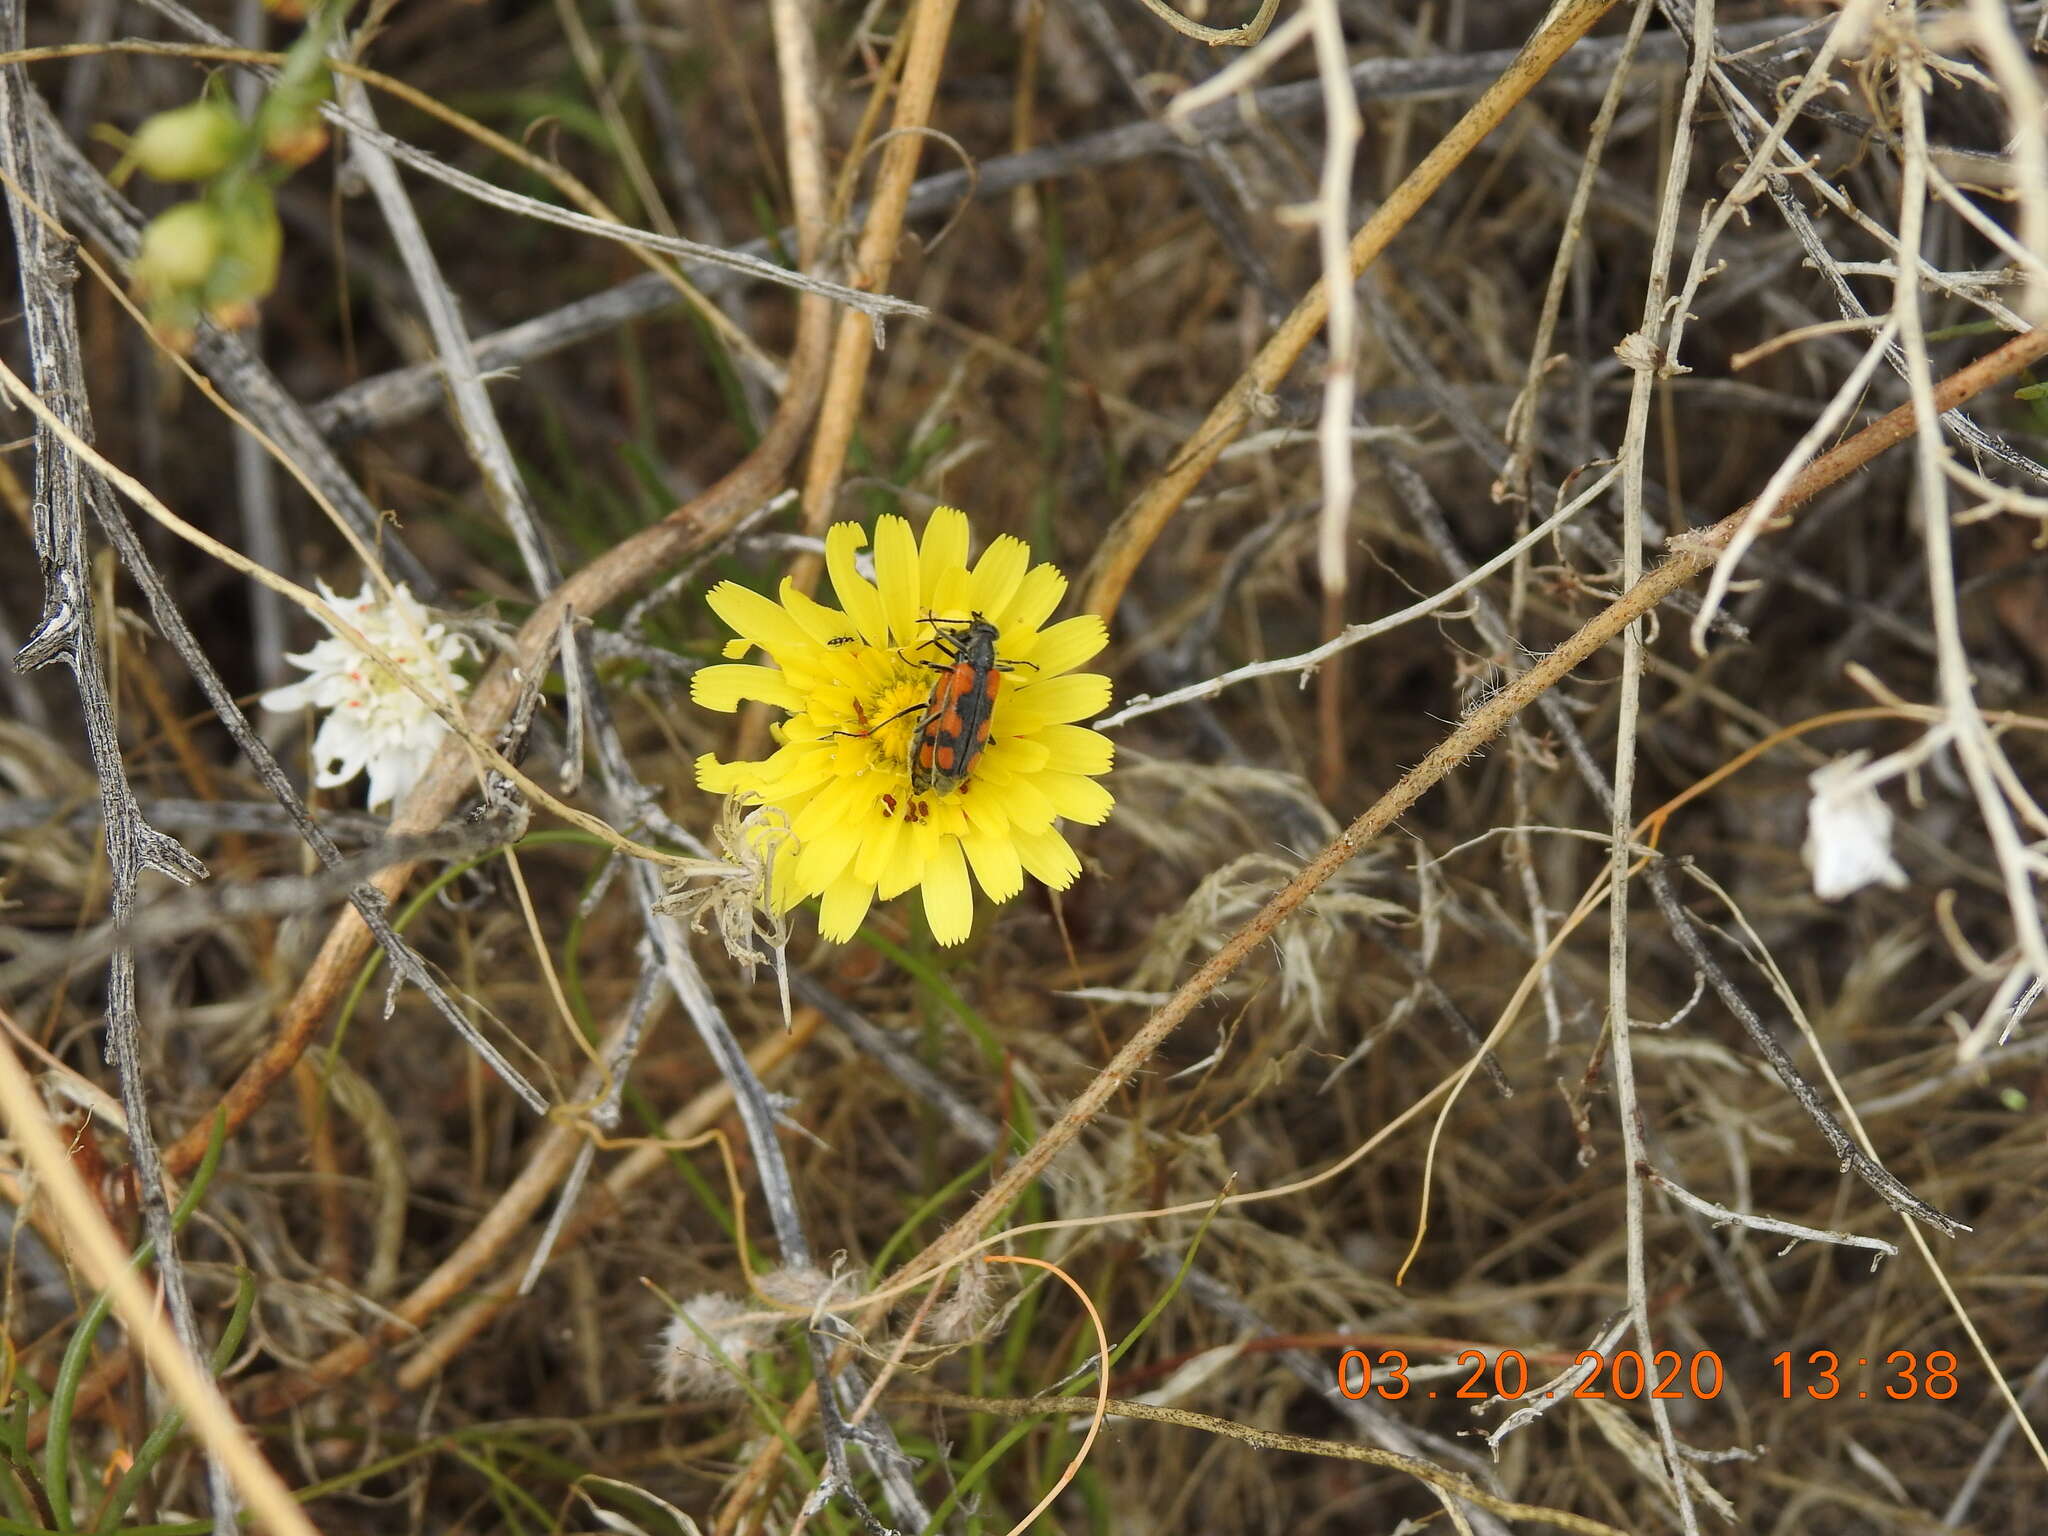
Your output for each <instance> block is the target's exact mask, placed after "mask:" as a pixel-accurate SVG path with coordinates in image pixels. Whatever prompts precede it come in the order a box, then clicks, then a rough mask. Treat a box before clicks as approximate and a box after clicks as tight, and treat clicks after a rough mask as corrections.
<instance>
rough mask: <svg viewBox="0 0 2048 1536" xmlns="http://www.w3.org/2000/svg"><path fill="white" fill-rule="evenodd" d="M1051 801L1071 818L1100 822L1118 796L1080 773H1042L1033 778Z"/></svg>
mask: <svg viewBox="0 0 2048 1536" xmlns="http://www.w3.org/2000/svg"><path fill="white" fill-rule="evenodd" d="M1031 783H1032V785H1033V787H1034V788H1036V789H1038V790H1040V791H1042V792H1043V793H1044V795H1045V797H1046V799H1048V800H1050V801H1051V802H1052V808H1053V809H1054V810H1055V811H1057V812H1059V814H1060V815H1062V816H1064V817H1066V818H1067V820H1069V821H1078V822H1080V823H1082V824H1083V825H1084V826H1090V827H1096V826H1100V825H1101V824H1102V823H1103V821H1104V820H1106V819H1107V818H1108V816H1109V813H1110V810H1111V808H1112V807H1113V806H1115V804H1116V800H1115V799H1114V798H1113V797H1112V796H1111V794H1110V792H1109V791H1108V790H1106V789H1104V788H1103V787H1102V786H1101V785H1100V784H1098V783H1096V782H1095V781H1094V780H1093V779H1086V778H1083V777H1082V776H1081V775H1080V774H1078V773H1041V774H1039V775H1038V776H1037V777H1036V778H1034V779H1032V781H1031Z"/></svg>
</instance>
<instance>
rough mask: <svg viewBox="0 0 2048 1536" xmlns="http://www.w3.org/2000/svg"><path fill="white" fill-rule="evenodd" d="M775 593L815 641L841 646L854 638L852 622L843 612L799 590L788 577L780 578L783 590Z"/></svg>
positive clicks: (791, 615)
mask: <svg viewBox="0 0 2048 1536" xmlns="http://www.w3.org/2000/svg"><path fill="white" fill-rule="evenodd" d="M777 596H779V597H780V598H781V600H782V606H783V607H784V608H786V609H788V610H789V616H790V617H791V618H792V619H794V620H795V621H796V622H797V624H798V626H799V627H801V628H802V630H803V632H804V633H805V634H806V635H808V636H809V637H810V638H811V639H812V640H813V641H815V642H816V643H817V644H819V645H823V646H828V647H829V646H831V645H834V644H841V645H843V644H845V643H846V642H847V641H848V640H851V639H853V638H854V633H853V624H852V622H851V621H850V620H849V619H848V618H847V617H846V615H845V614H843V613H841V612H840V611H839V610H838V609H837V608H827V607H826V606H825V605H824V604H823V603H821V602H819V601H818V600H817V599H816V598H815V597H812V596H811V594H810V593H808V592H803V591H799V590H798V588H797V584H796V583H795V582H793V581H791V580H790V579H789V578H788V577H787V576H785V577H783V578H782V590H781V591H780V592H779V593H778V594H777Z"/></svg>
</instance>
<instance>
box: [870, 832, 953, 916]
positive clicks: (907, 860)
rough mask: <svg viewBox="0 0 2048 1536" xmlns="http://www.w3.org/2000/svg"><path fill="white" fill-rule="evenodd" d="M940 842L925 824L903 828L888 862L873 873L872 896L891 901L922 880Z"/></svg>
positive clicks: (878, 899) (879, 899)
mask: <svg viewBox="0 0 2048 1536" xmlns="http://www.w3.org/2000/svg"><path fill="white" fill-rule="evenodd" d="M940 841H942V840H941V839H940V838H938V837H936V836H934V835H933V833H932V829H931V827H930V826H929V825H928V824H927V823H924V822H919V823H918V824H917V825H916V826H914V827H905V828H904V829H903V836H902V838H901V840H900V841H898V842H897V843H896V845H895V846H894V848H892V849H891V850H890V853H889V858H888V861H887V862H886V863H885V864H884V865H883V866H882V867H881V869H880V870H879V871H877V873H876V875H875V899H876V900H877V901H891V900H893V899H895V898H896V897H898V896H901V895H902V894H903V893H904V892H905V891H907V890H909V889H910V888H911V887H912V886H913V885H916V884H917V883H918V882H919V881H921V880H923V879H924V871H925V865H926V864H927V863H929V862H930V860H931V856H932V849H933V848H934V847H935V846H936V845H937V844H938V843H939V842H940Z"/></svg>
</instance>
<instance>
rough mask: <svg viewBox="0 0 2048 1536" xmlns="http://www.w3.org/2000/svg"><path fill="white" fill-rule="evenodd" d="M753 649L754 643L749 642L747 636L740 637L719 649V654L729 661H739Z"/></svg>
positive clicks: (727, 642)
mask: <svg viewBox="0 0 2048 1536" xmlns="http://www.w3.org/2000/svg"><path fill="white" fill-rule="evenodd" d="M753 648H754V642H753V641H751V640H749V639H748V638H747V637H746V636H745V635H739V636H736V637H735V638H733V639H731V640H728V641H726V642H725V644H724V645H723V646H721V647H720V648H719V654H720V655H721V656H723V657H725V659H726V660H727V661H738V660H739V659H740V658H741V657H742V656H744V655H746V654H747V652H749V651H751V650H752V649H753Z"/></svg>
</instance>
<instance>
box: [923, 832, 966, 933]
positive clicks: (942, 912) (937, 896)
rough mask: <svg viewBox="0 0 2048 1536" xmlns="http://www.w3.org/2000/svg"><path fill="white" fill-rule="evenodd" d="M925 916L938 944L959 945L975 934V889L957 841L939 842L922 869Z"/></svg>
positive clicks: (951, 839) (954, 839) (949, 839)
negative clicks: (970, 882) (969, 935)
mask: <svg viewBox="0 0 2048 1536" xmlns="http://www.w3.org/2000/svg"><path fill="white" fill-rule="evenodd" d="M924 915H925V921H926V922H928V923H930V924H931V928H932V937H933V938H935V939H937V940H938V941H939V942H940V943H941V944H958V943H960V942H962V941H963V940H965V939H966V937H967V935H968V934H970V933H972V932H973V931H974V889H973V887H972V886H970V885H968V883H967V860H966V859H965V858H964V857H963V856H962V855H961V852H960V840H959V839H958V838H953V837H948V838H942V839H941V840H940V842H939V845H938V847H937V848H936V849H935V850H934V851H933V854H932V858H931V861H930V862H929V863H928V864H926V865H925V867H924Z"/></svg>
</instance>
